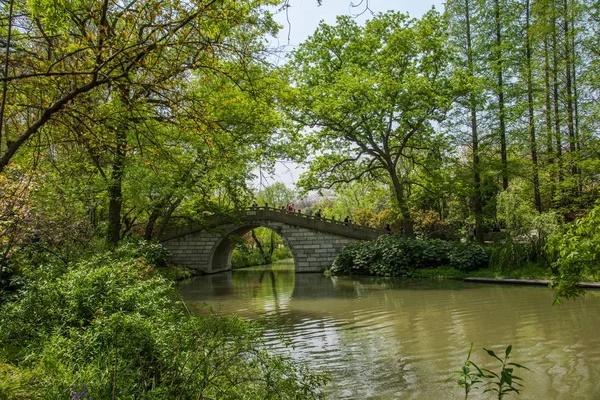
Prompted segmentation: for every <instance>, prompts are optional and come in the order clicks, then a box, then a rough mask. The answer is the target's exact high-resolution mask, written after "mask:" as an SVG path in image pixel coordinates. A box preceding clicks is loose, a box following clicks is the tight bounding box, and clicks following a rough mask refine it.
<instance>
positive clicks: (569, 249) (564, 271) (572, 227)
mask: <svg viewBox="0 0 600 400" xmlns="http://www.w3.org/2000/svg"><path fill="white" fill-rule="evenodd" d="M599 226H600V203H598V204H596V206H595V207H594V208H593V209H592V210H591V211H590V212H589V213H588V214H587V215H586V216H585V217H583V218H580V219H578V220H576V221H575V222H573V223H571V224H569V225H568V227H567V229H566V230H565V231H564V232H560V233H555V234H554V235H552V236H551V237H550V239H549V240H548V244H547V251H548V252H549V253H550V254H551V255H552V257H553V258H554V259H555V262H554V263H553V265H552V266H553V268H554V269H555V271H556V272H557V274H556V275H557V279H556V280H557V286H556V289H557V291H558V294H557V300H559V299H560V297H566V298H572V297H577V296H579V295H581V294H582V293H583V289H581V288H580V287H579V286H578V284H579V282H581V281H582V280H584V279H586V278H587V277H594V279H597V277H598V276H600V229H598V227H599Z"/></svg>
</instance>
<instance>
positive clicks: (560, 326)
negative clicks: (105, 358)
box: [179, 262, 600, 400]
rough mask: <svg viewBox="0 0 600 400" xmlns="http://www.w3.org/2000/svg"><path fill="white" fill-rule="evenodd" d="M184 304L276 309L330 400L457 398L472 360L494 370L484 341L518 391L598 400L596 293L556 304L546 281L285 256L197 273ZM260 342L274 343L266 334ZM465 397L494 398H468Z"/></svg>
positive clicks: (243, 312) (257, 313) (184, 290)
mask: <svg viewBox="0 0 600 400" xmlns="http://www.w3.org/2000/svg"><path fill="white" fill-rule="evenodd" d="M179 290H180V293H181V294H182V296H183V298H184V299H185V300H186V303H187V304H188V305H193V306H194V307H197V308H198V310H199V312H208V311H207V307H206V306H204V307H203V305H207V306H210V307H212V308H213V309H215V310H217V311H218V312H220V313H235V314H238V315H240V316H242V317H244V318H249V319H256V318H260V317H263V316H269V317H278V318H281V319H283V320H285V321H287V325H286V326H285V328H284V330H285V334H286V336H287V337H288V338H289V339H290V340H291V342H292V344H293V345H294V350H293V351H291V354H292V356H293V357H294V358H295V359H297V360H301V361H304V362H306V363H308V364H309V365H310V366H311V367H312V368H313V369H314V370H318V371H321V372H326V373H327V374H329V376H330V378H331V382H330V383H329V384H328V385H327V387H326V388H325V391H326V393H327V395H328V398H331V399H439V398H441V396H443V397H444V398H447V399H454V398H456V399H459V398H463V397H464V395H463V394H462V392H461V390H462V389H461V388H458V387H456V386H455V384H454V383H452V382H447V381H446V380H447V379H448V377H450V375H451V372H452V371H453V370H456V369H459V368H460V366H461V365H462V363H463V362H464V360H465V358H466V356H467V353H468V350H469V346H470V344H471V343H473V356H472V360H473V361H475V362H476V363H477V364H478V365H479V366H480V367H485V368H488V369H492V370H494V371H497V370H499V365H500V363H499V362H498V361H497V360H496V361H495V362H494V359H492V358H491V357H490V356H488V355H487V353H485V351H483V350H482V348H483V347H485V348H488V349H493V350H494V351H496V353H501V354H503V352H504V348H505V347H506V346H507V345H509V344H512V345H513V352H512V354H511V359H512V361H514V362H517V363H520V364H524V365H526V366H527V367H528V368H529V369H530V370H531V372H529V371H522V370H519V371H517V374H518V375H519V376H521V377H522V378H523V380H524V382H523V383H524V385H525V387H524V389H523V390H522V394H521V396H519V397H517V396H514V395H511V396H509V398H520V399H544V400H545V399H600V292H599V291H588V293H587V295H586V296H585V297H584V298H580V299H577V300H575V301H565V302H564V303H563V304H561V305H559V306H553V305H552V300H553V298H554V293H553V292H552V291H551V290H549V289H547V288H544V287H533V286H516V285H491V284H476V283H465V282H456V281H439V282H438V281H428V280H425V281H424V280H418V281H415V280H413V281H405V280H400V279H392V278H373V277H329V278H328V277H325V276H323V275H322V274H295V273H294V270H293V264H291V263H285V262H284V263H279V264H273V265H271V266H267V267H260V268H249V269H243V270H237V271H232V272H228V273H222V274H218V275H208V276H203V277H198V278H195V279H192V280H189V281H186V282H183V283H181V284H180V286H179ZM268 334H269V335H270V336H271V335H272V337H269V343H270V344H271V345H272V346H273V347H276V348H278V349H281V346H280V344H279V341H278V340H277V339H275V333H268ZM470 398H473V399H478V398H492V396H491V395H489V394H488V395H486V396H470Z"/></svg>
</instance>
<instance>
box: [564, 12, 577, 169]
mask: <svg viewBox="0 0 600 400" xmlns="http://www.w3.org/2000/svg"><path fill="white" fill-rule="evenodd" d="M563 7H564V21H563V32H564V35H565V36H564V49H565V55H566V60H565V84H566V90H567V99H566V100H567V131H568V132H569V152H570V153H571V173H572V174H573V177H575V178H576V177H577V175H578V170H577V162H576V157H575V155H576V147H577V146H576V140H575V125H574V110H573V76H572V71H571V67H572V62H573V60H571V58H572V57H571V34H572V33H571V30H570V29H569V5H568V2H567V0H563Z"/></svg>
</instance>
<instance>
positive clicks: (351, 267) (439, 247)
mask: <svg viewBox="0 0 600 400" xmlns="http://www.w3.org/2000/svg"><path fill="white" fill-rule="evenodd" d="M487 264H488V256H487V253H486V252H485V251H483V249H481V248H480V247H479V246H476V245H473V244H466V243H457V242H446V241H443V240H435V239H432V240H419V239H409V238H406V237H403V236H382V237H380V238H378V239H377V240H372V241H368V242H356V243H352V244H350V245H348V246H346V247H344V249H343V250H342V252H341V253H340V254H339V255H338V257H337V258H336V259H335V261H334V263H333V265H332V267H331V269H330V272H331V273H333V274H349V275H378V276H410V275H411V274H412V273H413V271H414V270H415V269H421V268H435V267H438V266H441V265H447V266H450V267H453V268H455V269H457V270H459V271H473V270H477V269H480V268H483V267H485V266H487Z"/></svg>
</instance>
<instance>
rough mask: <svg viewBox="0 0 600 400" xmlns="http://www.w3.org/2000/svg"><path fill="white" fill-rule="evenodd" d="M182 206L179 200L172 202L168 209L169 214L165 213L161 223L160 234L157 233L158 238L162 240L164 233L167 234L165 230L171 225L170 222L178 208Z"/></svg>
mask: <svg viewBox="0 0 600 400" xmlns="http://www.w3.org/2000/svg"><path fill="white" fill-rule="evenodd" d="M180 204H181V199H177V200H175V201H173V202H171V204H169V208H167V212H165V214H164V215H163V218H162V221H160V225H159V226H158V232H156V237H157V238H160V237H161V236H162V235H163V233H165V230H166V229H167V225H168V224H169V220H170V219H171V216H172V215H173V213H174V212H175V210H176V209H177V207H179V205H180Z"/></svg>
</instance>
